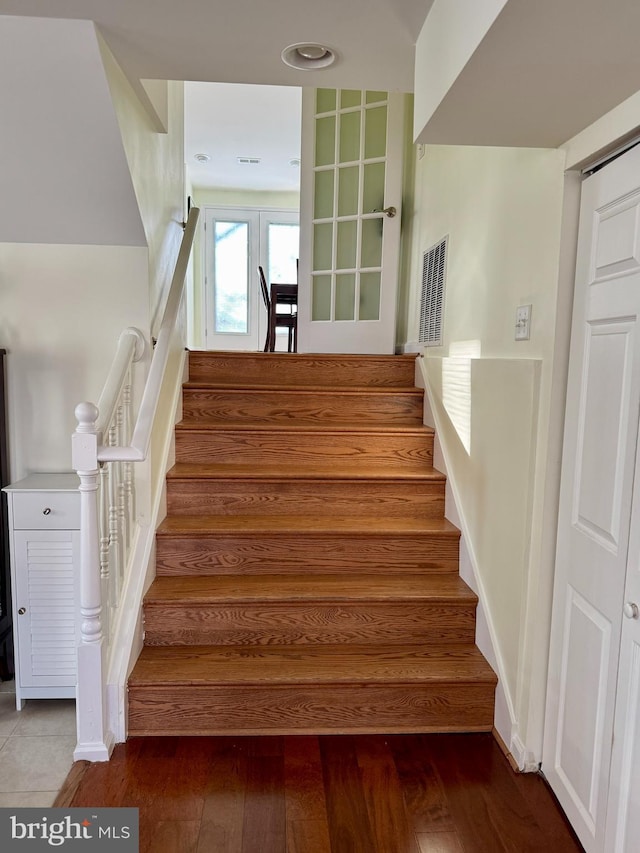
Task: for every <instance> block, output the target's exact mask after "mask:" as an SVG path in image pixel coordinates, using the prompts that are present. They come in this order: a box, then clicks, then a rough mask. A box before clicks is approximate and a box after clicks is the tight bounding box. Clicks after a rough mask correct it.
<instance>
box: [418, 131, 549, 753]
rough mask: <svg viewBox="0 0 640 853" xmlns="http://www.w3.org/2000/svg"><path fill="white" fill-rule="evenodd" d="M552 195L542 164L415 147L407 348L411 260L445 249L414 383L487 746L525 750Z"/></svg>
mask: <svg viewBox="0 0 640 853" xmlns="http://www.w3.org/2000/svg"><path fill="white" fill-rule="evenodd" d="M563 193H564V153H563V152H559V151H555V150H541V149H500V148H473V147H452V146H451V147H450V146H427V148H426V153H425V156H424V158H423V159H422V160H420V159H418V160H417V163H416V185H415V213H414V226H413V230H412V240H411V244H412V248H411V252H412V259H413V265H412V270H411V281H410V292H411V296H410V299H409V305H410V306H411V307H410V313H409V318H408V334H407V337H408V339H409V342H415V341H417V337H418V325H419V285H420V281H421V272H422V267H421V265H422V251H423V250H424V249H427V248H429V247H430V246H432V245H433V244H435V243H436V242H438V241H439V240H441V239H442V238H443V237H445V236H447V235H448V237H449V243H448V263H447V284H446V296H445V315H444V341H443V346H442V347H439V348H427V349H425V358H426V365H425V369H426V374H427V376H428V377H429V379H430V385H431V391H432V394H433V395H434V410H435V411H436V413H437V414H439V416H440V421H441V424H440V425H441V430H440V434H439V438H440V442H441V444H442V446H443V451H444V454H445V457H448V458H449V461H450V467H449V475H450V477H451V478H452V480H453V481H454V483H456V484H457V485H456V491H457V494H458V497H459V507H458V509H459V511H460V514H461V517H462V521H463V524H464V526H465V528H466V530H467V532H468V536H469V542H468V543H467V546H468V549H469V551H470V553H471V554H472V555H475V559H476V570H477V573H478V580H479V583H480V586H481V587H482V589H483V590H484V594H485V597H486V599H485V604H486V610H487V616H488V618H489V619H490V620H491V631H492V632H493V635H494V638H495V641H496V644H497V649H496V652H497V656H498V659H499V660H500V661H501V662H502V663H501V665H502V667H503V672H502V673H501V675H502V678H503V687H504V689H505V690H506V693H507V704H508V705H509V706H510V708H511V709H512V714H513V718H512V720H511V723H512V726H513V730H512V731H511V732H509V731H504V730H503V731H501V732H500V733H501V735H502V737H503V738H504V739H505V741H506V742H507V743H512V745H513V743H516V744H518V745H524V747H523V748H524V749H525V750H526V749H528V744H527V740H528V734H527V726H528V724H529V709H530V695H529V692H530V690H531V689H536V690H537V689H538V687H535V688H532V687H531V680H530V678H529V675H530V673H529V671H528V669H529V661H530V658H531V656H532V654H533V651H532V646H533V645H535V642H536V638H534V637H532V636H531V634H530V633H529V632H528V627H527V620H536V619H537V620H538V623H540V621H541V620H542V621H544V620H545V619H547V620H548V617H549V614H548V613H532V612H530V610H529V607H528V604H529V599H528V595H529V589H530V586H531V580H532V577H535V576H537V575H538V574H546V575H548V576H550V575H551V574H552V571H553V566H552V563H550V560H551V557H550V556H549V553H548V552H547V551H545V548H544V542H545V533H546V527H545V525H548V524H549V519H547V518H545V516H544V510H545V490H546V485H547V482H548V478H549V476H550V472H549V470H548V466H547V456H548V448H549V441H550V411H551V396H552V379H553V368H554V358H555V336H556V303H557V300H558V263H559V253H560V232H561V219H562V205H563ZM521 304H532V306H533V308H532V328H531V338H530V340H529V341H523V342H516V341H515V340H514V331H515V330H514V326H515V311H516V307H517V306H518V305H521ZM447 386H448V388H447ZM465 391H466V396H465ZM465 417H467V418H468V419H470V421H469V423H467V424H466V426H465V424H464V418H465ZM461 421H462V423H461ZM465 430H466V433H467V439H466V440H468V437H469V436H470V447H468V448H465V447H464V445H463V441H462V438H461V436H463V437H464V434H465ZM552 521H553V520H551V522H552ZM538 692H539V691H538ZM540 699H541V704H540V708H539V714H542V713H543V701H542V700H543V697H540ZM522 709H525V710H524V711H523V710H522ZM521 726H522V730H521V728H520V727H521ZM535 748H537V744H535V745H534V751H535Z"/></svg>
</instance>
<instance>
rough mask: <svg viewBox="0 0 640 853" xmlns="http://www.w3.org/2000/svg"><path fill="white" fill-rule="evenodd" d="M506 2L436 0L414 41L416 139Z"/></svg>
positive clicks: (502, 0)
mask: <svg viewBox="0 0 640 853" xmlns="http://www.w3.org/2000/svg"><path fill="white" fill-rule="evenodd" d="M506 2H507V0H435V2H434V4H433V6H432V7H431V9H430V10H429V14H428V15H427V18H426V20H425V22H424V25H423V27H422V30H421V32H420V35H419V36H418V41H417V43H416V62H415V83H414V91H415V102H414V123H413V136H414V139H419V137H420V134H421V132H422V130H423V129H424V127H425V125H426V124H427V122H428V121H429V119H430V118H431V116H432V115H433V114H434V113H435V111H436V110H437V109H438V107H439V106H440V103H441V102H442V101H443V100H444V98H445V96H446V94H447V92H448V91H449V89H450V88H451V86H452V85H453V84H454V82H455V81H456V79H457V77H458V75H459V74H460V72H461V71H462V69H463V68H464V67H465V65H466V64H467V62H468V61H469V59H470V58H471V56H472V55H473V52H474V51H475V49H476V48H477V47H478V45H479V44H480V42H481V41H482V39H483V38H484V37H485V35H486V34H487V32H488V31H489V29H490V27H491V25H492V24H493V23H494V21H495V20H496V18H497V17H498V15H499V14H500V12H501V11H502V9H503V7H504V6H505V4H506Z"/></svg>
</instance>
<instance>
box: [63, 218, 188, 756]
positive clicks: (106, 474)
mask: <svg viewBox="0 0 640 853" xmlns="http://www.w3.org/2000/svg"><path fill="white" fill-rule="evenodd" d="M198 215H199V210H198V209H197V208H191V210H190V212H189V218H188V221H187V225H186V228H185V230H184V234H183V238H182V243H181V245H180V250H179V252H178V257H177V260H176V267H175V272H174V274H173V278H172V280H171V285H170V287H169V293H168V296H167V301H166V305H165V309H164V313H163V318H162V324H161V326H160V331H159V333H158V340H157V343H156V347H155V349H154V351H153V356H152V359H151V367H150V369H149V374H148V376H147V381H146V385H145V389H144V392H143V395H142V401H141V403H140V409H139V411H138V417H137V419H136V425H135V428H134V429H133V431H132V430H131V423H132V420H133V418H132V401H131V397H132V395H131V388H132V384H131V367H132V364H133V363H134V362H136V361H138V360H139V359H140V358H142V356H143V354H144V352H145V346H146V344H145V340H144V336H143V335H142V333H141V332H139V331H138V330H137V329H134V328H128V329H125V330H124V332H123V333H122V334H121V335H120V339H119V341H118V348H117V351H116V355H115V358H114V361H113V364H112V366H111V369H110V370H109V374H108V376H107V380H106V383H105V386H104V390H103V392H102V394H101V395H100V400H99V406H98V407H96V406H94V405H93V403H80V404H79V405H78V406H77V407H76V418H77V420H78V426H77V428H76V431H75V433H74V435H73V439H72V458H73V467H74V468H75V470H76V471H77V472H78V477H79V478H80V485H79V491H80V617H81V625H80V641H79V646H78V685H77V695H76V719H77V729H78V743H77V745H76V749H75V752H74V757H75V759H76V760H79V759H89V760H92V761H104V760H107V759H108V758H109V755H110V753H111V749H112V747H113V743H114V735H113V727H112V726H110V723H109V719H108V709H107V678H106V673H107V649H108V645H109V642H110V640H111V636H110V635H111V630H112V625H113V624H114V615H115V614H116V612H117V610H118V607H119V604H120V597H121V594H122V589H123V585H124V582H125V580H126V578H127V577H131V576H130V575H126V573H125V569H126V566H127V565H128V563H129V560H128V553H129V552H130V549H131V543H132V539H133V534H132V528H133V526H134V522H135V520H136V515H135V503H136V501H135V491H134V485H135V481H134V477H133V466H132V465H131V464H130V463H131V462H141V461H144V460H145V459H146V458H147V456H148V454H149V448H150V446H151V435H152V430H153V425H154V418H155V416H156V411H157V409H158V402H159V399H160V394H161V391H162V386H163V381H164V377H165V372H166V368H167V364H168V361H169V356H170V353H171V351H172V338H173V335H174V334H175V329H176V323H177V319H178V315H179V311H180V303H181V300H182V293H183V289H184V282H185V278H186V273H187V267H188V264H189V256H190V254H191V249H192V246H193V240H194V236H195V231H196V224H197V221H198Z"/></svg>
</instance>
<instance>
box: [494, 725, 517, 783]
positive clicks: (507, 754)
mask: <svg viewBox="0 0 640 853" xmlns="http://www.w3.org/2000/svg"><path fill="white" fill-rule="evenodd" d="M491 734H492V735H493V738H494V740H495V742H496V743H497V744H498V746H499V747H500V750H501V751H502V753H503V754H504V757H505V758H506V759H507V761H508V762H509V764H510V765H511V769H512V770H513V771H514V772H515V773H520V768H519V767H518V762H517V761H516V759H515V758H514V757H513V755H512V754H511V752H510V750H509V747H508V746H507V745H506V743H505V742H504V741H503V740H502V738H501V737H500V732H499V731H498V730H497V728H496V727H495V726H494V727H493V728H492V729H491Z"/></svg>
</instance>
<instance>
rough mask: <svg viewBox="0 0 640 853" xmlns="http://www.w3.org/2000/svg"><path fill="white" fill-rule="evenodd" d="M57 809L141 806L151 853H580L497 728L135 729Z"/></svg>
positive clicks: (70, 787) (79, 767)
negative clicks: (213, 732)
mask: <svg viewBox="0 0 640 853" xmlns="http://www.w3.org/2000/svg"><path fill="white" fill-rule="evenodd" d="M56 805H60V806H63V805H64V806H83V807H84V806H137V807H138V808H139V809H140V835H141V841H140V851H141V853H174V851H175V853H501V851H509V853H528V851H531V853H534V851H535V853H538V852H539V851H544V853H572V851H581V850H582V847H581V846H580V844H579V843H578V841H577V840H576V838H575V836H574V835H573V833H572V831H571V829H570V827H569V826H568V824H567V822H566V820H565V818H564V816H563V815H562V812H561V811H560V809H559V807H558V806H557V804H556V802H555V800H554V797H553V795H552V794H551V792H550V790H549V788H548V787H547V785H546V784H545V782H544V780H543V779H542V778H541V777H540V776H538V775H535V774H518V773H514V772H513V770H512V769H511V767H510V765H509V763H508V762H507V760H506V758H505V757H504V755H503V754H502V752H501V750H500V749H499V747H498V745H497V743H496V741H495V740H494V738H493V736H492V735H490V734H463V735H457V734H456V735H370V736H368V735H361V736H346V735H342V736H322V737H311V736H309V737H302V736H301V737H289V736H287V737H243V738H233V737H224V738H222V737H208V738H205V737H190V738H189V737H182V738H180V737H165V738H133V739H130V740H129V741H128V742H127V743H126V744H121V745H120V746H118V747H116V750H115V752H114V755H113V758H112V760H111V761H110V762H109V763H105V764H86V763H84V762H79V763H78V764H76V765H74V769H73V770H72V772H71V774H70V776H69V779H68V780H67V784H66V786H65V788H64V789H63V790H62V791H61V793H60V795H59V797H58V800H57V802H56Z"/></svg>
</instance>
